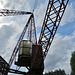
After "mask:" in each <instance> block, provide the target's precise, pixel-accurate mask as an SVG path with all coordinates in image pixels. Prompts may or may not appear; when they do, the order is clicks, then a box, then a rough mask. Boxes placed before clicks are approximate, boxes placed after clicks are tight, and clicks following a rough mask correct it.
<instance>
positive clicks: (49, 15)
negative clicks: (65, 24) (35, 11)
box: [38, 0, 69, 59]
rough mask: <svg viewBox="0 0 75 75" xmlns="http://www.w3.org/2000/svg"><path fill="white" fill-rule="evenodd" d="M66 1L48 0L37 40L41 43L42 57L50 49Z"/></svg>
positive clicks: (67, 0)
mask: <svg viewBox="0 0 75 75" xmlns="http://www.w3.org/2000/svg"><path fill="white" fill-rule="evenodd" d="M68 2H69V0H61V1H60V0H49V3H48V7H47V10H46V14H45V18H44V22H43V25H42V29H41V34H40V37H39V42H38V43H39V44H41V45H42V48H43V54H44V59H45V57H46V55H47V53H48V51H49V49H50V46H51V43H52V41H53V38H54V36H55V34H56V31H57V29H58V26H59V24H60V21H61V19H62V16H63V14H64V11H65V8H66V6H67V4H68ZM56 4H57V5H56Z"/></svg>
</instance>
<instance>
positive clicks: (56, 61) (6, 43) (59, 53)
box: [0, 0, 75, 73]
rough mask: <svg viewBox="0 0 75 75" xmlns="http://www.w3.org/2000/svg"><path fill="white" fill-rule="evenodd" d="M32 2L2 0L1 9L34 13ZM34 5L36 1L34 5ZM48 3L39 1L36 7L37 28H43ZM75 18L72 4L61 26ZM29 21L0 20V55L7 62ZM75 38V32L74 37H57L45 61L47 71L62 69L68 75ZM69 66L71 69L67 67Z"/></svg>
mask: <svg viewBox="0 0 75 75" xmlns="http://www.w3.org/2000/svg"><path fill="white" fill-rule="evenodd" d="M31 2H32V1H31V0H2V2H1V8H8V9H16V10H25V11H32V8H33V7H32V6H33V5H31ZM2 3H3V6H2ZM33 3H34V1H33V2H32V4H33ZM47 3H48V1H47V0H46V1H44V2H43V3H42V1H41V0H40V1H38V5H39V6H37V7H36V10H35V12H34V14H35V20H36V25H37V27H40V26H42V22H43V18H44V15H45V12H46V8H47ZM69 13H70V15H69ZM68 15H69V16H68ZM67 18H68V20H67ZM74 18H75V15H74V8H73V5H72V4H70V5H68V7H67V9H66V12H65V15H64V17H63V19H62V22H61V25H65V24H66V23H68V22H72V21H73V19H74ZM27 19H28V17H26V16H24V17H17V18H14V17H12V18H11V19H10V18H7V17H6V18H3V17H2V18H0V55H2V56H3V57H4V58H5V60H7V61H8V60H9V59H10V56H11V53H12V51H13V49H14V46H15V45H16V42H17V40H18V38H19V34H20V33H21V31H22V30H23V27H24V25H25V23H26V21H27ZM22 22H23V24H22ZM38 35H39V34H38ZM38 38H39V37H38ZM73 38H75V32H74V33H73V35H72V36H62V35H59V34H57V35H56V37H55V39H54V41H53V43H52V46H51V49H50V51H49V53H48V56H47V58H46V61H45V62H46V63H45V68H46V69H45V71H49V70H54V69H55V68H62V69H65V70H66V72H67V73H68V71H69V70H70V65H69V59H70V56H71V53H72V51H73V50H74V49H75V42H73V41H72V40H73ZM67 63H68V64H67ZM62 65H63V66H62ZM68 65H69V69H68V67H66V66H68Z"/></svg>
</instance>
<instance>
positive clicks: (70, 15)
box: [60, 3, 75, 26]
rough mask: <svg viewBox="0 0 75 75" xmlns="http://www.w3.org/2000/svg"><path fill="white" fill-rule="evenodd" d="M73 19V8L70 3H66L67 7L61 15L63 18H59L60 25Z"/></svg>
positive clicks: (74, 13) (74, 17) (74, 11)
mask: <svg viewBox="0 0 75 75" xmlns="http://www.w3.org/2000/svg"><path fill="white" fill-rule="evenodd" d="M74 19H75V9H74V7H73V5H72V3H71V4H70V5H67V8H66V10H65V13H64V15H63V18H62V20H61V24H60V25H61V26H63V25H65V24H67V23H69V22H72V21H74Z"/></svg>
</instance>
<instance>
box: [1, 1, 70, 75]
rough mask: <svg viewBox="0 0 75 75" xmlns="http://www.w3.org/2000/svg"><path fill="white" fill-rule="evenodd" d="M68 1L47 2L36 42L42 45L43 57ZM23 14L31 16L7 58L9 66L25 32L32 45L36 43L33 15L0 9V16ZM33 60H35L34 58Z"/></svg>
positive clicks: (11, 70)
mask: <svg viewBox="0 0 75 75" xmlns="http://www.w3.org/2000/svg"><path fill="white" fill-rule="evenodd" d="M68 2H69V0H49V2H48V6H47V10H46V14H45V18H44V21H43V25H42V29H41V33H40V37H39V41H38V44H40V45H42V51H43V59H45V58H46V55H47V53H48V51H49V49H50V46H51V44H52V41H53V39H54V36H55V34H56V31H57V29H58V26H59V24H60V22H61V19H62V17H63V14H64V12H65V9H66V6H67V4H68ZM25 14H30V15H31V16H30V17H29V19H28V22H27V24H26V25H25V27H24V29H23V31H22V33H21V36H20V38H19V40H18V42H17V44H16V46H15V48H14V50H13V53H12V55H11V58H10V60H9V67H10V66H11V65H12V63H13V61H14V59H15V57H16V55H17V53H18V50H19V44H20V42H21V40H23V38H24V36H25V33H26V32H28V39H29V40H30V41H32V43H33V44H34V45H35V44H37V38H36V29H35V22H34V15H33V13H32V12H25V11H17V10H8V9H1V10H0V16H15V15H25ZM27 30H28V31H27ZM36 55H37V54H36ZM37 57H38V55H37V56H36V58H35V59H37ZM43 61H44V60H43ZM34 62H35V60H34ZM9 72H11V73H12V72H14V73H22V74H24V72H20V71H17V72H16V70H13V69H10V70H9Z"/></svg>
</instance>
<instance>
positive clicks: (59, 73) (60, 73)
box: [45, 69, 66, 75]
mask: <svg viewBox="0 0 75 75" xmlns="http://www.w3.org/2000/svg"><path fill="white" fill-rule="evenodd" d="M45 75H66V73H65V71H64V70H60V69H59V70H55V71H51V72H49V73H45Z"/></svg>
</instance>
